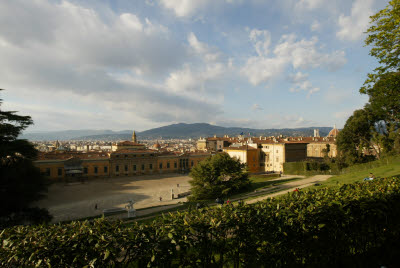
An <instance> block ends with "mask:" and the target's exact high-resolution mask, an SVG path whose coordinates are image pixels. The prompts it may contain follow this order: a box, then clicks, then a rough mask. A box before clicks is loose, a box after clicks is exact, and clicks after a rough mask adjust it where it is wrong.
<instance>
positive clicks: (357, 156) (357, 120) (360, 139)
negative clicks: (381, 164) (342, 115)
mask: <svg viewBox="0 0 400 268" xmlns="http://www.w3.org/2000/svg"><path fill="white" fill-rule="evenodd" d="M375 122H376V120H375V118H374V115H373V113H371V111H370V110H369V109H368V106H367V107H366V108H364V109H360V110H356V111H354V113H353V115H352V116H350V117H349V118H348V119H347V121H346V124H345V125H344V127H343V129H342V130H341V131H340V132H339V134H338V136H337V139H336V145H337V149H338V153H339V157H340V158H342V159H344V162H346V163H347V164H354V163H361V162H364V161H365V159H366V155H369V153H370V151H371V150H373V151H374V152H375V154H376V155H377V157H378V158H379V155H380V152H379V151H378V150H377V148H376V146H374V144H373V132H374V130H375Z"/></svg>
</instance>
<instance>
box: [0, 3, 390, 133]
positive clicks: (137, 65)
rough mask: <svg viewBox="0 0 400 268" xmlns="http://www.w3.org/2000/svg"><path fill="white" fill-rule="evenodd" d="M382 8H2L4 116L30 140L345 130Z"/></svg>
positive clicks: (359, 102) (369, 62)
mask: <svg viewBox="0 0 400 268" xmlns="http://www.w3.org/2000/svg"><path fill="white" fill-rule="evenodd" d="M386 4H387V1H384V0H352V1H350V0H336V1H333V0H264V1H262V0H143V1H138V0H136V1H132V0H104V1H98V0H96V1H95V0H80V1H78V0H68V1H56V0H33V1H27V0H13V1H1V2H0V58H1V59H2V66H3V67H2V68H1V69H0V81H1V82H0V88H4V89H6V90H5V91H3V92H2V96H1V98H2V99H3V100H4V103H3V105H2V109H5V110H16V111H19V112H20V114H27V115H31V116H32V118H33V119H34V121H35V125H34V126H32V127H30V128H29V129H28V131H38V130H42V131H43V130H65V129H113V130H121V129H135V130H139V131H141V130H146V129H149V128H153V127H159V126H163V125H168V124H171V123H177V122H185V123H195V122H207V123H212V124H217V125H221V126H241V127H253V128H284V127H291V128H292V127H309V126H333V125H334V124H337V126H338V127H342V126H343V125H344V123H345V121H346V119H347V117H348V116H349V115H350V114H351V113H352V112H353V111H354V110H355V109H358V108H361V107H363V105H364V104H365V102H366V101H367V100H368V99H367V97H366V96H362V95H360V94H359V93H358V90H359V88H360V87H361V86H362V84H363V82H364V80H365V78H366V75H367V73H368V72H371V71H372V70H373V69H374V68H375V67H376V66H377V62H376V60H375V59H374V58H372V57H370V56H369V55H368V52H369V49H370V48H368V47H364V43H363V42H364V39H365V34H364V33H363V32H365V30H366V29H367V28H368V24H369V16H370V15H372V14H374V13H376V12H377V11H378V10H380V9H382V8H384V7H385V5H386Z"/></svg>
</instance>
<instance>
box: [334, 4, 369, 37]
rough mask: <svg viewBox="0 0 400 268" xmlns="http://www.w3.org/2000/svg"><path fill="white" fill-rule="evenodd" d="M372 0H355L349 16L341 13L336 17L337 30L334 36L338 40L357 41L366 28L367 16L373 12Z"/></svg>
mask: <svg viewBox="0 0 400 268" xmlns="http://www.w3.org/2000/svg"><path fill="white" fill-rule="evenodd" d="M373 4H374V0H355V1H354V3H353V6H352V8H351V14H350V16H345V15H344V14H341V15H340V16H339V19H338V26H339V30H338V31H337V32H336V36H337V37H338V38H339V39H340V40H347V41H357V40H360V39H361V38H362V37H363V33H364V32H365V31H366V30H367V27H368V24H369V20H370V19H369V17H370V16H371V15H372V14H373V10H372V6H373Z"/></svg>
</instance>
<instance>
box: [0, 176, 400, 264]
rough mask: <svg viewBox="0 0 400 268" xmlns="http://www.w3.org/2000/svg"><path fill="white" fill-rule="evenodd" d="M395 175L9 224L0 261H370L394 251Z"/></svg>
mask: <svg viewBox="0 0 400 268" xmlns="http://www.w3.org/2000/svg"><path fill="white" fill-rule="evenodd" d="M399 190H400V179H397V178H388V179H379V180H375V181H372V182H362V183H356V184H349V185H344V186H342V187H340V188H324V189H318V190H310V191H304V192H303V191H299V192H293V193H289V194H287V195H285V196H282V197H281V198H278V199H269V200H266V201H264V202H259V203H257V204H254V205H238V206H230V205H229V206H227V205H224V206H222V207H220V208H204V209H199V210H193V211H189V212H182V213H179V212H178V213H174V214H169V215H164V216H163V217H160V218H158V219H156V220H155V221H153V223H151V224H140V223H134V224H129V225H127V224H124V223H122V222H113V221H107V220H104V219H99V220H94V221H93V222H88V221H86V222H73V223H70V224H64V225H61V224H59V225H40V226H16V227H13V228H8V229H4V230H2V231H1V233H0V241H2V242H1V243H2V245H1V249H0V266H1V267H26V266H40V267H85V266H87V267H109V266H129V267H145V266H148V267H377V265H386V266H388V267H390V266H396V265H397V264H398V261H397V256H398V254H400V244H399V241H400V239H399V238H400V191H399Z"/></svg>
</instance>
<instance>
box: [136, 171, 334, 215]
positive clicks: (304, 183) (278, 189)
mask: <svg viewBox="0 0 400 268" xmlns="http://www.w3.org/2000/svg"><path fill="white" fill-rule="evenodd" d="M330 177H332V176H331V175H315V176H312V177H308V178H305V176H300V175H283V176H282V177H279V178H276V179H272V180H271V181H279V180H282V179H291V178H303V179H301V180H296V181H291V182H287V183H285V184H281V185H277V186H273V187H269V188H266V189H265V190H258V191H257V192H256V193H249V194H248V195H246V196H244V197H243V196H242V197H240V198H235V199H231V201H237V200H239V199H244V198H246V197H251V196H254V195H257V196H258V197H257V198H254V199H250V200H247V201H245V203H246V204H253V203H256V202H258V201H262V200H265V199H267V198H270V197H274V196H278V195H282V194H286V193H288V192H292V191H294V190H295V189H296V188H297V189H301V188H305V187H308V186H311V185H314V184H316V183H320V182H322V181H325V180H327V179H329V178H330ZM260 192H265V194H264V195H262V196H260ZM271 192H272V193H271ZM268 193H270V194H268ZM178 206H180V205H179V204H177V205H171V206H165V207H160V209H158V210H154V209H146V210H142V211H140V214H139V213H137V216H139V217H143V216H145V215H149V214H152V213H154V212H162V211H164V210H168V209H171V208H173V207H178ZM152 217H155V216H149V217H145V218H141V219H140V220H142V219H148V218H152Z"/></svg>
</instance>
